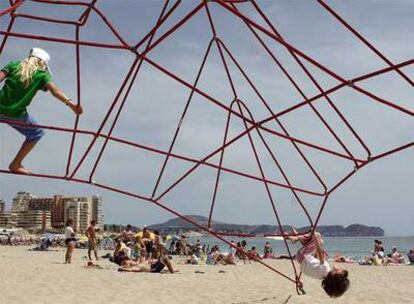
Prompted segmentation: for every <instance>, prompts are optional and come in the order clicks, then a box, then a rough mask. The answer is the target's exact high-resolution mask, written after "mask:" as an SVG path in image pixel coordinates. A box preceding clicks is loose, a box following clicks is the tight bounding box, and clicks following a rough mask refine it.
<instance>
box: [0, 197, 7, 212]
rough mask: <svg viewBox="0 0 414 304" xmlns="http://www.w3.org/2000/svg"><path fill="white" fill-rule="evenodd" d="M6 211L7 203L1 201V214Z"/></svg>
mask: <svg viewBox="0 0 414 304" xmlns="http://www.w3.org/2000/svg"><path fill="white" fill-rule="evenodd" d="M5 209H6V203H5V202H4V201H3V200H2V199H0V213H3V212H4V210H5Z"/></svg>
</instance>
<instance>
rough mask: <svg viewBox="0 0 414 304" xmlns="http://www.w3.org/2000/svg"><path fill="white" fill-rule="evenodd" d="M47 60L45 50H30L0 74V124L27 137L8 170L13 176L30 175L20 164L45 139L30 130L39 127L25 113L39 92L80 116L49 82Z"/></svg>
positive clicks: (40, 131)
mask: <svg viewBox="0 0 414 304" xmlns="http://www.w3.org/2000/svg"><path fill="white" fill-rule="evenodd" d="M49 59H50V56H49V54H48V53H47V52H46V51H45V50H43V49H41V48H33V49H31V50H30V53H29V56H28V57H27V58H26V59H24V60H23V61H11V62H9V63H8V64H7V65H6V66H5V67H3V68H2V69H1V71H0V82H1V81H3V80H5V83H4V85H3V87H2V88H1V89H0V120H2V121H4V122H6V123H7V124H8V125H10V126H11V127H12V128H14V129H15V130H17V131H18V132H19V133H21V134H22V135H24V136H25V137H26V140H25V141H24V142H23V144H22V146H21V147H20V150H19V151H18V152H17V154H16V156H15V158H14V159H13V160H12V162H11V163H10V165H9V170H10V171H11V172H14V173H19V174H30V171H29V170H28V169H26V168H25V167H23V160H24V159H25V158H26V156H27V155H28V154H29V153H30V151H32V150H33V148H34V147H35V146H36V144H37V142H38V141H39V140H40V139H41V138H42V137H43V135H44V131H43V129H42V128H40V127H36V126H31V125H37V124H38V123H37V122H36V120H35V119H34V118H33V117H32V116H31V115H30V114H29V113H28V112H27V107H28V106H29V105H30V103H31V102H32V100H33V98H34V97H35V95H36V93H37V92H38V91H39V90H43V91H49V92H50V93H51V94H52V95H53V96H54V97H55V98H57V99H58V100H60V101H61V102H63V103H64V104H65V105H67V106H68V107H70V109H71V110H72V111H73V112H74V113H75V114H77V115H80V114H82V107H81V106H80V105H76V104H74V103H73V102H72V100H71V99H70V98H68V97H67V96H66V95H65V94H64V93H63V92H62V91H61V90H60V89H59V88H58V87H57V86H56V85H55V84H54V83H53V82H52V75H51V73H50V70H49V66H48V62H49ZM16 123H18V124H16ZM22 124H23V125H22Z"/></svg>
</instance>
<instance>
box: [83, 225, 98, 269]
mask: <svg viewBox="0 0 414 304" xmlns="http://www.w3.org/2000/svg"><path fill="white" fill-rule="evenodd" d="M95 226H96V221H95V220H92V221H91V224H90V225H89V227H88V228H87V229H86V232H85V235H86V237H87V238H88V257H89V260H90V261H92V257H91V252H92V251H93V253H94V254H95V259H96V260H98V240H97V238H96V231H95Z"/></svg>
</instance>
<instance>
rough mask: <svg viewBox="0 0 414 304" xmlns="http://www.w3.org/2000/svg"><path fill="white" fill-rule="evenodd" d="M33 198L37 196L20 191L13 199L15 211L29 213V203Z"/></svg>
mask: <svg viewBox="0 0 414 304" xmlns="http://www.w3.org/2000/svg"><path fill="white" fill-rule="evenodd" d="M32 198H36V196H34V195H32V194H30V193H29V192H24V191H19V192H17V194H16V196H15V197H14V198H13V208H12V210H13V211H16V212H19V211H28V210H29V203H30V200H31V199H32Z"/></svg>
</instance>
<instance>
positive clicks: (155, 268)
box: [118, 255, 178, 273]
mask: <svg viewBox="0 0 414 304" xmlns="http://www.w3.org/2000/svg"><path fill="white" fill-rule="evenodd" d="M165 266H167V269H168V271H169V272H170V273H174V272H178V270H174V268H173V266H172V263H171V260H170V259H169V258H168V256H166V255H164V256H161V257H160V258H159V259H158V260H157V261H156V262H155V263H153V264H151V265H149V264H148V263H145V262H144V263H139V264H136V265H133V266H127V265H124V266H121V267H119V268H118V271H124V272H150V273H160V272H161V271H162V270H163V269H164V268H165Z"/></svg>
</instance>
